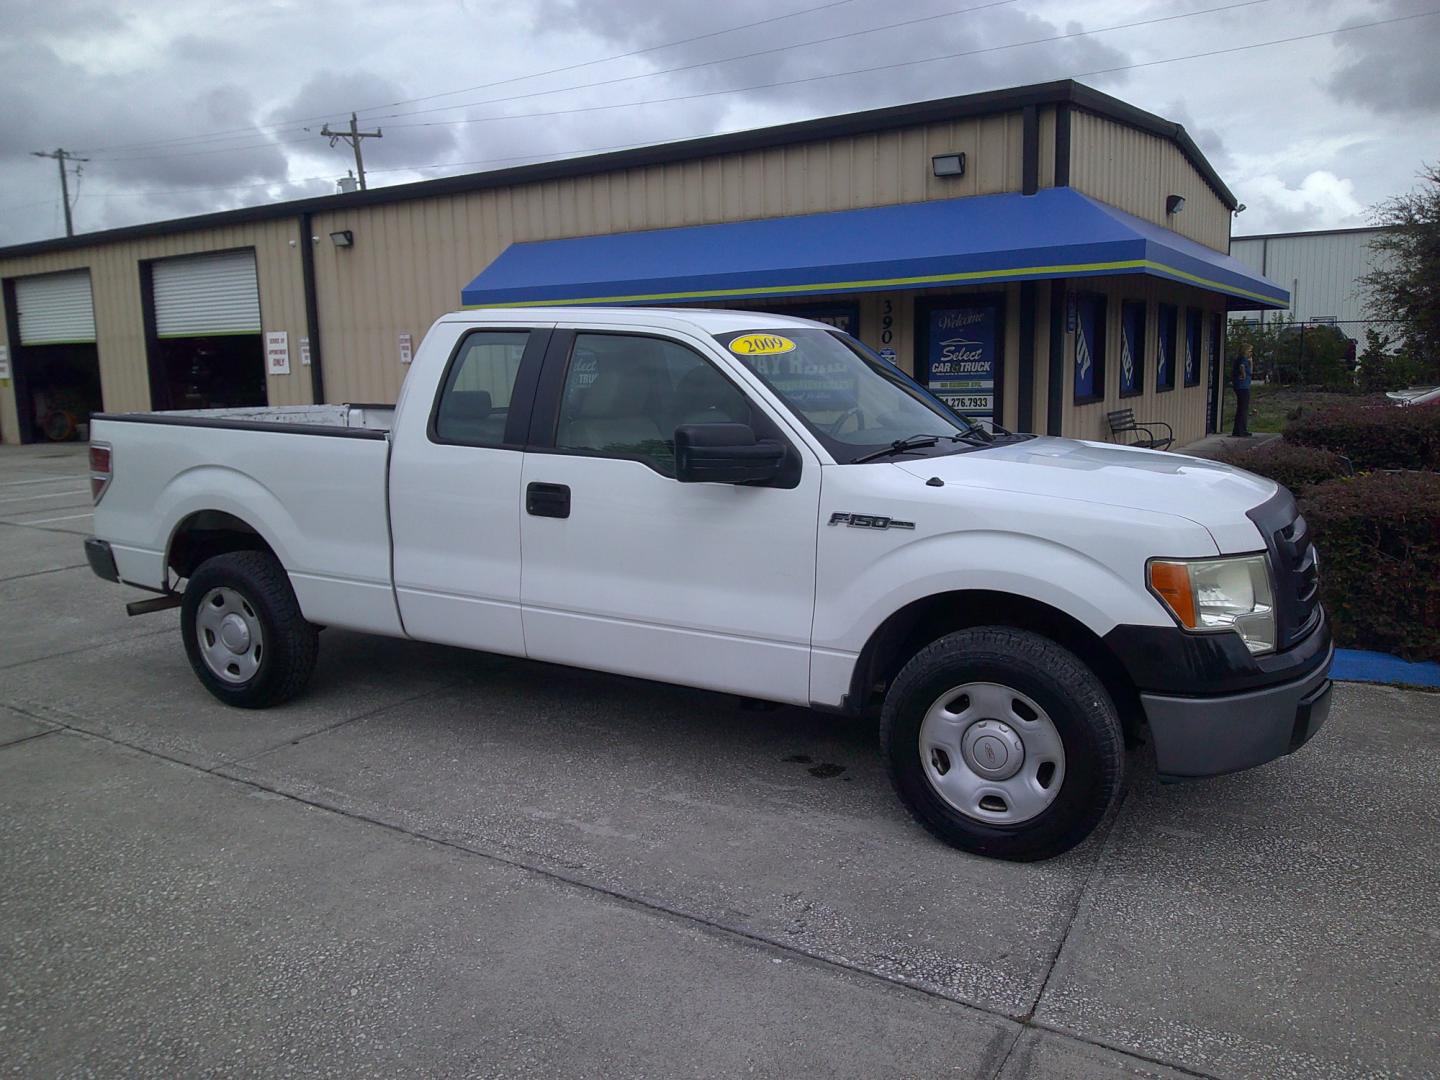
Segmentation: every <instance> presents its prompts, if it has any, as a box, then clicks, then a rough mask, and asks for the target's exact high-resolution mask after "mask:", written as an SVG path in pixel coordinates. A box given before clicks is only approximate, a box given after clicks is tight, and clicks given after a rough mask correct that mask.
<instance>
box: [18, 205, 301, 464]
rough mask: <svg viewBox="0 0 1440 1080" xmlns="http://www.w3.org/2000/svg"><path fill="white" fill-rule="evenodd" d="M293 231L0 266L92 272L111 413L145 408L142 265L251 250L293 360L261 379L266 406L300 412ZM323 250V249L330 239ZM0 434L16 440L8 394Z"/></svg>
mask: <svg viewBox="0 0 1440 1080" xmlns="http://www.w3.org/2000/svg"><path fill="white" fill-rule="evenodd" d="M297 230H298V227H297V225H296V221H295V219H294V218H283V219H280V220H277V221H267V222H259V223H255V224H250V225H234V226H227V227H224V228H219V229H207V230H205V231H203V232H194V233H179V234H176V235H173V236H157V237H148V238H146V239H143V240H135V241H125V242H121V243H116V244H106V245H103V246H100V247H95V248H82V249H79V250H75V251H63V252H55V253H54V254H44V255H33V256H30V257H28V258H23V259H9V260H0V278H4V277H21V276H24V275H26V274H43V273H48V272H50V271H54V270H78V269H86V268H88V269H89V270H90V282H91V289H92V292H93V295H94V299H95V342H96V349H97V351H98V352H99V355H100V385H101V392H102V394H103V395H104V399H105V408H106V409H107V410H110V411H112V412H126V411H131V410H137V409H148V408H150V380H149V375H148V369H147V364H146V356H145V318H144V313H143V311H142V309H141V305H140V270H139V264H140V261H141V260H143V259H162V258H166V257H168V256H172V255H190V254H195V253H198V252H204V251H224V250H227V249H230V248H254V249H255V262H256V271H257V273H258V275H259V280H260V316H261V321H262V323H263V325H264V329H266V330H287V331H289V333H290V343H291V349H292V351H293V355H294V357H295V360H294V362H293V365H292V368H291V374H290V375H271V376H269V377H268V378H267V380H266V392H267V393H268V395H269V398H270V402H271V404H274V405H303V404H308V403H309V402H310V377H309V371H308V369H306V368H303V367H301V366H300V363H299V348H298V346H297V344H296V342H297V340H298V339H299V338H300V337H303V336H304V335H305V291H304V286H303V283H302V279H301V270H300V257H299V255H298V254H297V247H296V246H292V241H296V240H297V238H298V236H299V232H298V231H297ZM326 243H327V245H328V243H329V242H328V240H327V241H326ZM13 362H14V359H13V358H12V364H13ZM0 429H3V432H4V437H5V441H6V442H15V441H17V439H18V435H19V433H18V428H17V417H16V413H15V394H14V391H13V388H11V389H7V390H5V391H4V392H3V393H0Z"/></svg>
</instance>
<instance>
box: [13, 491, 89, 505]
mask: <svg viewBox="0 0 1440 1080" xmlns="http://www.w3.org/2000/svg"><path fill="white" fill-rule="evenodd" d="M85 491H86V489H85V488H67V489H66V490H64V491H47V492H45V494H43V495H6V496H4V497H3V498H0V503H7V502H25V501H26V500H27V499H63V498H65V497H66V496H67V495H84V494H85Z"/></svg>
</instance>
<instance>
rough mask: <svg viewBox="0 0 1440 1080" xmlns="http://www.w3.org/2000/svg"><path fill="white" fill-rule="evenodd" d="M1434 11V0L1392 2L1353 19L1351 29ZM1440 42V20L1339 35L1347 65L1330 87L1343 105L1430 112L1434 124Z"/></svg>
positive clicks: (1439, 102) (1439, 107)
mask: <svg viewBox="0 0 1440 1080" xmlns="http://www.w3.org/2000/svg"><path fill="white" fill-rule="evenodd" d="M1433 8H1434V5H1433V4H1432V3H1430V0H1389V2H1386V3H1380V4H1377V5H1375V6H1374V7H1373V8H1371V9H1370V10H1369V11H1367V12H1366V14H1365V15H1362V16H1358V17H1355V18H1351V19H1349V20H1347V24H1354V23H1364V22H1373V21H1375V20H1377V19H1383V18H1394V17H1396V16H1401V15H1413V14H1418V13H1420V12H1422V11H1429V10H1433ZM1437 41H1440V17H1434V18H1430V19H1416V20H1414V21H1412V22H1403V23H1396V24H1394V25H1391V26H1377V27H1374V28H1373V29H1368V30H1357V31H1354V32H1353V33H1348V34H1337V35H1336V37H1335V42H1336V46H1337V48H1338V49H1339V50H1340V55H1341V56H1342V57H1343V62H1342V64H1341V65H1340V67H1339V69H1338V70H1337V71H1336V72H1335V74H1334V75H1332V76H1331V77H1330V78H1329V79H1327V80H1326V81H1325V86H1326V87H1327V89H1329V91H1330V92H1331V93H1332V94H1334V95H1335V96H1336V97H1338V98H1340V99H1341V100H1345V101H1350V102H1354V103H1356V104H1359V105H1363V106H1365V107H1366V108H1369V109H1372V110H1374V111H1375V112H1377V113H1393V114H1400V115H1403V114H1412V113H1427V114H1429V115H1430V118H1431V120H1432V122H1433V121H1434V119H1435V114H1436V112H1437V111H1440V63H1437V62H1436V43H1437Z"/></svg>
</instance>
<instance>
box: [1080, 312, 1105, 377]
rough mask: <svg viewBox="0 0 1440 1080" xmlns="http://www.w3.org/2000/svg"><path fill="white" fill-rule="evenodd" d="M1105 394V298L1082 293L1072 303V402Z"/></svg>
mask: <svg viewBox="0 0 1440 1080" xmlns="http://www.w3.org/2000/svg"><path fill="white" fill-rule="evenodd" d="M1104 394H1105V297H1103V296H1100V295H1098V294H1096V293H1086V294H1085V295H1083V296H1081V297H1079V298H1077V300H1076V331H1075V400H1076V401H1095V400H1096V399H1098V398H1100V397H1103V396H1104Z"/></svg>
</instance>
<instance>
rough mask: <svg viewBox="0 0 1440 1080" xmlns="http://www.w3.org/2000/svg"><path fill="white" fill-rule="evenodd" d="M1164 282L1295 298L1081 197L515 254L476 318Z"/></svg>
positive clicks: (917, 206) (898, 209)
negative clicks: (548, 310)
mask: <svg viewBox="0 0 1440 1080" xmlns="http://www.w3.org/2000/svg"><path fill="white" fill-rule="evenodd" d="M1116 274H1150V275H1153V276H1155V277H1161V278H1166V279H1168V280H1170V281H1179V282H1182V283H1184V284H1187V285H1196V286H1199V287H1201V288H1204V289H1211V290H1213V291H1215V292H1218V293H1223V294H1224V295H1225V296H1227V297H1229V300H1230V304H1229V306H1230V307H1231V308H1235V309H1253V308H1275V307H1288V306H1289V304H1290V294H1289V293H1288V292H1286V291H1285V290H1284V289H1282V288H1281V287H1280V286H1278V285H1276V284H1275V283H1274V282H1273V281H1269V280H1268V279H1266V278H1264V277H1261V276H1259V275H1258V274H1256V273H1254V272H1253V271H1252V270H1251V269H1250V268H1249V267H1247V266H1246V265H1245V264H1244V263H1242V262H1240V261H1239V260H1238V259H1233V258H1231V257H1230V256H1228V255H1222V254H1221V253H1219V252H1218V251H1212V250H1211V249H1210V248H1208V247H1205V246H1204V245H1203V244H1198V243H1196V242H1195V241H1193V240H1188V239H1186V238H1185V237H1183V236H1180V235H1179V234H1178V233H1175V232H1172V231H1171V230H1169V229H1166V228H1163V227H1162V226H1159V225H1154V224H1151V223H1150V222H1148V221H1142V220H1141V219H1140V218H1137V217H1135V216H1133V215H1131V214H1127V213H1125V212H1124V211H1121V210H1117V209H1115V208H1114V207H1112V206H1107V205H1105V204H1104V203H1101V202H1097V201H1096V200H1094V199H1091V198H1089V197H1088V196H1086V195H1082V194H1081V193H1080V192H1078V191H1075V190H1074V189H1073V188H1068V187H1066V188H1049V189H1046V190H1044V191H1041V192H1039V193H1038V194H1035V195H1020V194H1014V193H1012V194H1005V195H983V196H978V197H972V198H957V199H939V200H932V201H930V202H919V203H907V204H905V205H902V206H879V207H874V208H870V209H865V210H841V211H837V212H834V213H828V214H804V215H800V216H797V217H783V218H769V219H766V220H762V221H737V222H733V223H729V224H724V225H696V226H690V227H687V228H681V229H654V230H649V231H645V232H629V233H618V234H611V235H607V236H586V237H576V238H574V239H569V240H540V241H534V242H531V243H524V244H512V245H510V247H508V248H506V249H505V250H504V251H503V252H501V254H500V256H499V258H497V259H496V260H495V261H494V262H493V263H491V264H490V266H489V267H487V268H486V270H485V272H484V273H482V274H481V275H480V276H479V277H477V278H476V279H475V280H474V281H472V282H471V283H470V284H469V285H467V286H466V287H465V289H464V290H463V291H462V292H461V294H460V300H461V303H463V304H464V305H465V306H466V307H519V306H524V305H537V304H538V305H549V304H683V303H687V302H691V303H693V302H696V301H706V302H715V301H725V300H760V299H765V298H766V297H782V296H783V297H794V296H807V295H810V296H814V295H821V294H835V293H858V292H882V291H891V290H896V289H925V288H936V287H943V286H946V285H983V284H993V283H997V282H1005V281H1023V280H1037V279H1048V278H1081V277H1105V276H1111V275H1116Z"/></svg>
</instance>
